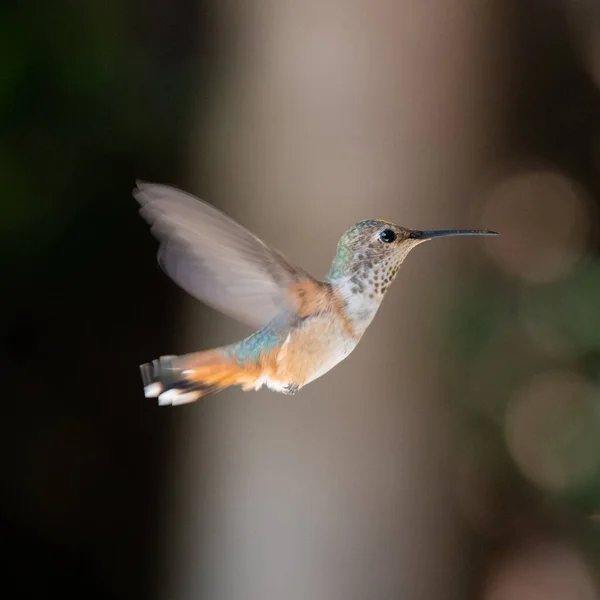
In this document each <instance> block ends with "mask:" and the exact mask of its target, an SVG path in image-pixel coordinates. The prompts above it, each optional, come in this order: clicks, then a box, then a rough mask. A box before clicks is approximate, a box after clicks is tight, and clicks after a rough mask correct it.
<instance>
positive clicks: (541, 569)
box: [483, 544, 597, 600]
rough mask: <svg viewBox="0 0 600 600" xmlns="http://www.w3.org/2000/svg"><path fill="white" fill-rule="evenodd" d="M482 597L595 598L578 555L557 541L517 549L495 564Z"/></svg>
mask: <svg viewBox="0 0 600 600" xmlns="http://www.w3.org/2000/svg"><path fill="white" fill-rule="evenodd" d="M483 597H484V598H485V600H575V599H577V600H595V599H596V598H597V591H596V589H595V585H594V580H593V578H592V576H591V573H590V571H589V569H588V568H587V566H586V564H585V563H584V561H583V560H582V559H581V557H580V556H579V555H578V554H577V553H576V552H574V551H573V550H572V549H571V548H568V547H566V546H559V545H558V544H554V545H550V544H545V545H544V546H539V545H538V546H537V547H536V548H534V549H531V550H529V551H521V552H519V553H518V554H517V555H513V556H511V557H510V558H509V559H508V560H506V561H504V562H503V563H502V564H501V565H499V566H498V568H497V569H496V571H495V572H494V573H493V574H492V576H491V577H490V579H489V581H488V583H487V586H486V590H485V593H484V596H483Z"/></svg>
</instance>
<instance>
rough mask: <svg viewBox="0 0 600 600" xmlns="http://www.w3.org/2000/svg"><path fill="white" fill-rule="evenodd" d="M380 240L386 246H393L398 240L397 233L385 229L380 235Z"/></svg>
mask: <svg viewBox="0 0 600 600" xmlns="http://www.w3.org/2000/svg"><path fill="white" fill-rule="evenodd" d="M379 239H380V240H381V241H382V242H385V243H386V244H391V243H392V242H393V241H394V240H395V239H396V233H395V232H393V231H392V230H391V229H384V230H383V231H382V232H381V233H380V234H379Z"/></svg>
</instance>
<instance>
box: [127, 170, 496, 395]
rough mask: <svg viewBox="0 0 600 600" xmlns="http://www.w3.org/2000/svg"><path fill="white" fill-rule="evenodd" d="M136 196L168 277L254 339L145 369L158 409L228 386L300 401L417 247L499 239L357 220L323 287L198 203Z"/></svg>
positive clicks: (155, 190) (342, 353)
mask: <svg viewBox="0 0 600 600" xmlns="http://www.w3.org/2000/svg"><path fill="white" fill-rule="evenodd" d="M133 196H134V198H135V199H136V200H137V201H138V202H139V204H140V205H141V208H140V214H141V216H142V217H143V218H144V219H145V220H146V221H147V222H148V223H149V224H150V226H151V232H152V234H153V235H154V236H155V237H156V238H157V239H158V240H159V242H160V245H159V250H158V263H159V264H160V266H161V267H162V269H163V270H164V271H165V272H166V274H167V275H168V276H169V277H170V278H171V279H173V280H174V281H175V283H177V284H178V285H179V286H180V287H181V288H183V289H184V290H185V291H186V292H188V293H189V294H191V295H192V296H194V297H195V298H196V299H198V300H201V301H202V302H204V303H205V304H207V305H208V306H210V307H212V308H214V309H216V310H218V311H220V312H222V313H224V314H226V315H228V316H230V317H232V318H234V319H236V320H238V321H239V322H241V323H244V324H246V325H248V326H250V327H252V328H253V329H254V330H255V331H254V333H252V334H251V335H250V336H248V337H246V338H245V339H243V340H241V341H238V342H235V343H232V344H228V345H225V346H222V347H219V348H212V349H208V350H204V351H200V352H193V353H190V354H183V355H179V356H175V355H169V356H162V357H161V358H158V359H156V360H153V361H152V362H148V363H146V364H143V365H140V371H141V375H142V381H143V385H144V393H145V396H146V397H147V398H158V403H159V404H160V405H169V404H170V405H179V404H185V403H188V402H194V401H196V400H198V399H199V398H202V397H204V396H207V395H209V394H214V393H216V392H219V391H221V390H224V389H225V388H228V387H230V386H240V387H241V388H242V390H244V391H249V390H258V389H260V388H261V387H263V386H266V387H267V388H268V389H270V390H273V391H276V392H281V393H284V394H295V393H296V392H298V391H299V390H300V389H301V388H303V387H304V386H305V385H307V384H308V383H310V382H312V381H314V380H315V379H317V378H319V377H321V376H322V375H324V374H325V373H327V372H328V371H329V370H331V369H332V368H333V367H334V366H336V365H337V364H338V363H340V362H341V361H342V360H344V359H345V358H346V357H347V356H348V355H349V354H350V353H351V352H352V351H353V350H354V348H356V346H357V344H358V342H359V341H360V339H361V338H362V336H363V334H364V333H365V331H366V329H367V327H368V326H369V324H370V323H371V321H372V320H373V317H374V316H375V314H376V313H377V310H378V309H379V307H380V305H381V302H382V300H383V298H384V296H385V294H386V293H387V291H388V290H389V288H390V286H391V284H392V283H393V281H394V279H395V278H396V274H397V273H398V270H399V269H400V266H401V265H402V263H403V262H404V259H405V258H406V256H407V255H408V253H409V252H410V251H411V250H412V249H413V248H414V247H415V246H418V245H419V244H422V243H423V242H425V241H427V240H432V239H435V238H440V237H446V236H464V235H498V234H497V233H496V232H495V231H484V230H458V229H447V230H432V231H425V230H416V229H407V228H405V227H401V226H400V225H396V224H394V223H391V222H389V221H384V220H383V219H369V220H366V221H360V222H359V223H356V224H355V225H353V226H352V227H350V229H348V230H347V231H346V232H345V233H344V234H343V235H342V237H341V238H340V240H339V242H338V245H337V250H336V253H335V256H334V259H333V262H332V263H331V268H330V269H329V272H328V273H327V275H326V276H325V277H324V279H323V280H318V279H315V278H313V277H311V276H310V275H309V274H308V273H306V271H304V270H303V269H301V268H299V267H297V266H294V265H292V264H291V263H290V262H289V261H288V260H287V259H286V258H285V257H284V255H283V254H281V252H279V251H278V250H276V249H275V248H273V247H271V246H269V245H267V244H266V243H264V242H263V241H262V240H260V239H259V238H258V237H257V236H255V235H254V234H252V233H251V232H250V231H248V230H247V229H246V228H244V227H243V226H242V225H240V224H239V223H237V222H236V221H234V220H233V219H231V218H230V217H228V216H226V215H225V214H223V213H222V212H221V211H219V210H217V209H216V208H215V207H213V206H211V205H210V204H208V203H206V202H204V201H202V200H200V199H198V198H196V197H194V196H192V195H191V194H188V193H186V192H184V191H181V190H179V189H176V188H174V187H170V186H166V185H161V184H154V183H146V182H141V181H138V182H137V185H136V187H135V188H134V190H133Z"/></svg>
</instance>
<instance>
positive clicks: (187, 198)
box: [133, 181, 310, 327]
mask: <svg viewBox="0 0 600 600" xmlns="http://www.w3.org/2000/svg"><path fill="white" fill-rule="evenodd" d="M133 196H134V198H135V199H136V200H137V201H138V202H139V203H140V205H141V207H142V208H141V209H140V214H141V215H142V217H143V218H144V219H145V220H146V221H148V223H149V224H150V225H151V227H152V229H151V231H152V233H153V234H154V235H155V236H156V237H157V238H158V240H159V241H160V248H159V250H158V262H159V264H160V265H161V267H162V268H163V269H164V271H165V272H166V273H167V275H169V277H171V278H172V279H173V280H174V281H175V282H176V283H177V284H178V285H179V286H180V287H182V288H183V289H184V290H186V291H187V292H188V293H189V294H191V295H192V296H194V297H196V298H197V299H198V300H201V301H202V302H204V303H205V304H208V305H209V306H211V307H212V308H214V309H216V310H219V311H220V312H222V313H224V314H226V315H228V316H230V317H233V318H234V319H237V320H238V321H240V322H242V323H245V324H247V325H250V326H252V327H261V326H263V325H265V324H266V323H267V322H269V321H270V320H271V319H272V318H273V317H274V316H275V315H276V314H277V313H279V312H281V311H282V310H284V309H286V308H289V307H290V304H289V295H288V294H289V288H290V286H291V285H292V284H294V283H295V282H297V281H299V280H302V279H307V278H308V279H310V277H309V276H308V275H307V274H306V273H304V272H303V271H301V270H300V269H297V268H295V267H293V266H291V265H290V264H289V263H288V262H287V260H286V259H285V258H284V257H283V256H282V255H281V254H280V253H279V252H278V251H277V250H275V249H273V248H270V247H268V246H267V245H266V244H264V243H263V242H262V241H261V240H260V239H258V238H257V237H256V236H255V235H254V234H252V233H250V232H249V231H248V230H247V229H245V228H244V227H242V226H241V225H239V224H238V223H236V222H235V221H234V220H233V219H230V218H229V217H227V216H226V215H224V214H223V213H222V212H220V211H219V210H217V209H216V208H214V207H212V206H210V205H209V204H207V203H206V202H203V201H202V200H199V199H198V198H195V197H194V196H192V195H190V194H187V193H185V192H182V191H180V190H178V189H176V188H173V187H169V186H166V185H159V184H154V183H144V182H140V181H138V182H137V187H136V188H135V189H134V190H133Z"/></svg>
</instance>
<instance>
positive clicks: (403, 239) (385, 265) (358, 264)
mask: <svg viewBox="0 0 600 600" xmlns="http://www.w3.org/2000/svg"><path fill="white" fill-rule="evenodd" d="M456 235H498V234H497V233H496V232H495V231H482V230H472V229H470V230H469V229H465V230H460V229H443V230H430V231H420V230H416V229H407V228H405V227H401V226H400V225H396V224H395V223H390V222H389V221H384V220H382V219H369V220H367V221H360V222H359V223H356V225H353V226H352V227H351V228H350V229H348V231H346V232H345V233H344V235H343V236H342V237H341V239H340V241H339V243H338V246H337V252H336V255H335V258H334V261H333V264H332V265H331V269H330V271H329V273H328V275H327V279H328V280H329V281H332V282H334V281H336V280H339V279H341V278H345V277H356V278H357V280H358V281H359V282H360V281H361V280H363V279H364V280H366V281H367V282H375V281H378V282H379V285H378V286H377V287H378V288H379V290H378V291H380V292H385V290H386V289H387V287H388V286H389V284H390V283H391V282H392V281H393V280H394V278H395V277H396V274H397V273H398V269H399V268H400V266H401V265H402V263H403V262H404V259H405V258H406V256H407V254H408V253H409V252H410V251H411V250H412V249H413V248H414V247H415V246H418V245H419V244H421V243H422V242H426V241H428V240H431V239H433V238H436V237H446V236H456ZM371 285H374V283H373V284H371ZM359 287H361V286H359Z"/></svg>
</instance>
